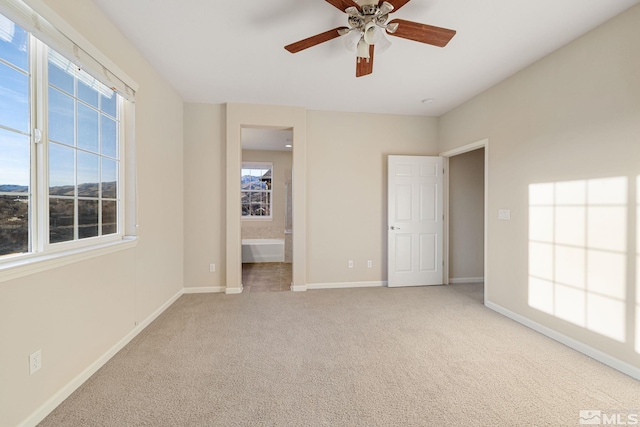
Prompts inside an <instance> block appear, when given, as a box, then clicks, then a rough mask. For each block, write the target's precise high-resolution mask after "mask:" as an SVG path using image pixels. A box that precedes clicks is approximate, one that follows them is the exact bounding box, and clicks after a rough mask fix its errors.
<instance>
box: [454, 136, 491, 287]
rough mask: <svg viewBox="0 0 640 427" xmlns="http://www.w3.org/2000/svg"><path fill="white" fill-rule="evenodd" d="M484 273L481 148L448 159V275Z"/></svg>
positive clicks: (458, 277) (468, 276)
mask: <svg viewBox="0 0 640 427" xmlns="http://www.w3.org/2000/svg"><path fill="white" fill-rule="evenodd" d="M483 276H484V148H481V149H478V150H473V151H469V152H467V153H464V154H460V155H457V156H453V157H451V158H450V159H449V278H450V279H453V281H454V282H455V281H456V280H466V279H477V278H482V277H483Z"/></svg>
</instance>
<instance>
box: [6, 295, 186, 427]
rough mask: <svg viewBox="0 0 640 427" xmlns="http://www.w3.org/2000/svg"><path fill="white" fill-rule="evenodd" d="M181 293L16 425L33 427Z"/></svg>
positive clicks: (177, 296)
mask: <svg viewBox="0 0 640 427" xmlns="http://www.w3.org/2000/svg"><path fill="white" fill-rule="evenodd" d="M182 294H183V290H180V291H179V292H178V293H177V294H175V295H174V296H172V297H171V298H169V300H168V301H167V302H165V303H164V304H162V305H161V306H160V308H158V309H157V310H156V311H154V312H153V313H152V314H151V315H150V316H149V317H147V318H146V319H144V320H143V321H142V322H140V323H138V325H136V326H135V327H134V328H133V330H132V331H131V332H129V333H128V334H127V335H125V337H124V338H122V339H121V340H120V341H119V342H118V343H117V344H115V345H114V346H113V347H111V348H110V349H109V350H107V352H106V353H104V354H103V355H102V356H100V357H99V358H98V359H97V360H96V361H95V362H93V363H92V364H91V365H89V366H88V367H87V368H86V369H85V370H84V371H82V372H81V373H80V374H78V375H77V376H76V377H75V378H74V379H72V380H71V381H70V382H69V383H68V384H67V385H65V386H64V387H62V388H61V389H60V390H58V392H57V393H55V394H54V395H53V396H52V397H51V398H50V399H49V400H47V401H46V402H45V403H44V404H42V406H40V407H39V408H38V409H36V410H35V411H34V412H33V413H32V414H31V415H30V416H29V417H27V418H26V419H25V420H24V421H22V422H21V423H20V424H18V427H35V426H36V425H37V424H38V423H39V422H40V421H42V420H44V419H45V417H46V416H47V415H49V414H50V413H51V412H52V411H53V410H54V409H56V408H57V407H58V405H60V404H61V403H62V402H63V401H64V400H65V399H66V398H67V397H69V396H71V394H72V393H73V392H74V391H76V390H77V389H78V387H80V386H81V385H82V384H83V383H84V382H85V381H86V380H88V379H89V378H90V377H91V376H92V375H93V374H95V373H96V372H97V371H98V369H100V368H101V367H102V366H104V364H105V363H107V362H108V361H109V359H111V358H112V357H113V356H115V355H116V353H118V352H119V351H120V350H122V349H123V348H124V346H126V345H127V344H129V342H131V340H132V339H134V338H135V337H136V336H137V335H138V334H139V333H140V332H142V330H144V328H146V327H147V326H149V325H150V324H151V322H153V321H154V320H155V319H156V318H157V317H158V316H160V315H161V314H162V313H163V312H164V311H165V310H166V309H167V308H169V306H170V305H171V304H173V303H174V302H175V301H176V300H177V299H178V298H180V297H181V296H182Z"/></svg>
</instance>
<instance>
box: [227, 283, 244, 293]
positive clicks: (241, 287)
mask: <svg viewBox="0 0 640 427" xmlns="http://www.w3.org/2000/svg"><path fill="white" fill-rule="evenodd" d="M243 289H244V286H242V285H240V287H239V288H230V287H228V286H227V287H225V288H224V293H225V294H227V295H234V294H241V293H242V290H243Z"/></svg>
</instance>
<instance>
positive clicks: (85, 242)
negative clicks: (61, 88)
mask: <svg viewBox="0 0 640 427" xmlns="http://www.w3.org/2000/svg"><path fill="white" fill-rule="evenodd" d="M8 19H10V20H12V19H11V17H8ZM58 19H60V18H58ZM15 25H20V24H19V23H16V24H15ZM24 29H25V30H26V31H27V32H28V33H30V32H29V29H27V28H24ZM86 43H87V42H86V41H85V46H86ZM29 49H30V51H29V68H30V69H29V103H30V116H31V117H30V125H31V129H30V152H31V161H30V178H31V179H30V186H29V194H30V206H29V240H30V241H29V250H28V252H24V253H16V254H7V255H3V256H0V282H3V281H6V280H11V279H15V278H18V277H22V276H25V275H29V274H33V273H35V272H40V271H46V270H48V269H51V268H55V267H59V266H61V265H66V264H70V263H74V262H78V261H80V260H83V259H90V258H93V257H96V256H102V255H104V254H107V253H111V252H115V251H119V250H124V249H127V248H130V247H134V246H135V245H136V237H135V235H134V234H135V228H136V226H137V218H136V217H137V215H136V214H135V205H136V203H135V180H134V181H133V185H132V184H131V183H126V182H125V178H126V176H128V175H130V174H131V175H132V177H133V178H135V164H134V163H133V162H134V161H135V160H134V159H133V158H132V159H131V160H129V159H127V153H130V152H131V150H132V149H133V127H134V117H135V112H134V111H135V109H134V107H133V102H132V98H131V97H128V99H129V100H125V99H124V98H123V97H122V96H118V97H117V102H118V104H117V115H118V123H119V126H118V156H117V162H118V165H119V166H118V190H117V196H116V201H117V203H118V208H117V214H116V216H117V218H116V221H117V231H116V233H113V234H109V235H106V236H101V235H100V234H101V233H99V235H98V236H96V237H88V238H82V239H80V238H78V239H77V240H72V241H66V242H59V243H53V244H50V243H49V242H48V240H49V184H48V135H47V131H46V130H47V128H48V126H47V116H48V114H47V110H46V108H47V94H48V87H49V86H48V77H47V75H46V74H47V68H48V49H47V45H46V44H44V42H42V41H40V40H39V39H38V37H37V36H35V35H34V34H33V33H30V40H29ZM52 49H54V50H56V49H55V48H53V47H52ZM88 50H90V51H92V50H95V48H93V47H91V46H90V49H88ZM135 88H136V89H137V85H135ZM132 94H135V91H133V92H132ZM132 94H131V93H130V94H129V95H132ZM36 129H38V130H40V131H41V132H42V137H41V142H40V143H37V142H36V140H35V136H34V135H35V134H36V132H35V130H36ZM79 199H81V198H79V197H78V196H77V195H76V196H75V197H74V200H79ZM97 200H98V203H101V202H102V198H98V199H97ZM125 201H126V203H127V205H125ZM77 220H78V219H77V214H76V219H75V222H76V223H75V225H74V235H75V229H76V228H77ZM125 221H126V223H125ZM101 224H102V223H101V222H100V223H99V225H98V226H99V227H100V226H101Z"/></svg>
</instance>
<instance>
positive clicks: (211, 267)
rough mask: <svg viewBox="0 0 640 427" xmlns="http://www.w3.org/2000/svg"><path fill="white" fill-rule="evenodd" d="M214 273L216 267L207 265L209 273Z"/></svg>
mask: <svg viewBox="0 0 640 427" xmlns="http://www.w3.org/2000/svg"><path fill="white" fill-rule="evenodd" d="M215 271H216V265H215V264H209V272H211V273H215Z"/></svg>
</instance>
